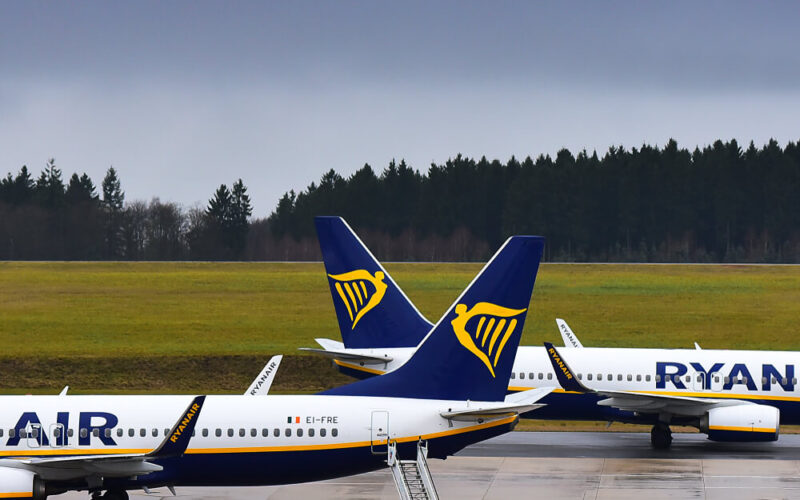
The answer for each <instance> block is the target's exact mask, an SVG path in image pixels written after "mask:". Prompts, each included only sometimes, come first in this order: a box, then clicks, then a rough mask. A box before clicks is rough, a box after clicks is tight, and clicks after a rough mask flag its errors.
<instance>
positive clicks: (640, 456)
mask: <svg viewBox="0 0 800 500" xmlns="http://www.w3.org/2000/svg"><path fill="white" fill-rule="evenodd" d="M429 464H430V467H431V473H432V475H433V478H434V481H435V483H436V488H437V491H438V493H439V496H440V498H442V499H448V498H458V499H509V498H521V499H543V500H555V499H558V500H568V499H581V500H588V499H591V500H610V499H619V500H626V499H637V500H639V499H642V498H644V499H646V500H660V499H709V500H718V499H719V500H741V499H746V500H751V499H772V498H775V499H799V500H800V435H789V436H781V438H780V439H779V441H778V442H776V443H750V444H746V443H745V444H743V443H713V442H710V441H708V440H706V439H705V436H702V435H699V434H676V435H675V441H674V442H673V447H672V449H670V450H669V451H660V452H656V451H654V450H652V449H650V444H649V434H642V433H610V432H608V433H606V432H570V433H566V432H564V433H562V432H514V433H510V434H506V435H504V436H500V437H498V438H495V439H492V440H489V441H486V442H484V443H480V444H478V445H473V446H471V447H469V448H467V449H466V450H464V451H462V452H461V453H459V454H458V455H457V456H455V457H451V458H449V459H447V460H444V461H443V460H430V461H429ZM176 491H177V494H178V497H179V498H193V499H203V500H211V499H214V500H223V499H225V500H227V499H270V500H281V499H287V500H297V499H298V498H302V499H329V498H356V499H373V498H380V499H392V500H394V499H397V498H398V495H397V492H396V490H395V486H394V483H393V480H392V476H391V474H390V473H389V471H388V469H387V470H384V471H377V472H372V473H369V474H361V475H358V476H351V477H346V478H340V479H335V480H330V481H321V482H316V483H305V484H294V485H284V486H267V487H255V488H193V487H184V488H181V487H178V488H176ZM130 496H131V498H132V499H137V500H138V499H145V498H149V499H154V498H165V499H167V498H174V497H172V495H171V493H169V491H167V490H166V489H165V488H159V489H157V490H153V492H152V494H150V495H147V494H145V493H144V492H130ZM52 498H56V499H64V500H73V499H86V498H87V495H86V494H85V493H70V494H65V495H61V496H58V497H52Z"/></svg>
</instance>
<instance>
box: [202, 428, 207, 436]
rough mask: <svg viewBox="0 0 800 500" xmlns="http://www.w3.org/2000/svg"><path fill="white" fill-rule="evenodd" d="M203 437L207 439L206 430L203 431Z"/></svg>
mask: <svg viewBox="0 0 800 500" xmlns="http://www.w3.org/2000/svg"><path fill="white" fill-rule="evenodd" d="M203 437H208V429H203Z"/></svg>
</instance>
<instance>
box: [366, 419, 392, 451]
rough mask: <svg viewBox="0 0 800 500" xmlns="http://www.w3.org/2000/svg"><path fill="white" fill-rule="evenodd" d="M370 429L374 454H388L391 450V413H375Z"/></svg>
mask: <svg viewBox="0 0 800 500" xmlns="http://www.w3.org/2000/svg"><path fill="white" fill-rule="evenodd" d="M370 429H371V432H370V434H371V441H370V447H371V448H372V453H387V452H388V450H389V446H388V445H389V412H388V411H385V410H377V411H373V412H372V425H371V427H370Z"/></svg>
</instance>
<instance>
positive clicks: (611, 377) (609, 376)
mask: <svg viewBox="0 0 800 500" xmlns="http://www.w3.org/2000/svg"><path fill="white" fill-rule="evenodd" d="M612 380H614V375H611V374H610V373H609V374H608V381H609V382H611V381H612Z"/></svg>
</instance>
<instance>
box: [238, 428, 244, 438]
mask: <svg viewBox="0 0 800 500" xmlns="http://www.w3.org/2000/svg"><path fill="white" fill-rule="evenodd" d="M239 437H242V438H243V437H244V429H239Z"/></svg>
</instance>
